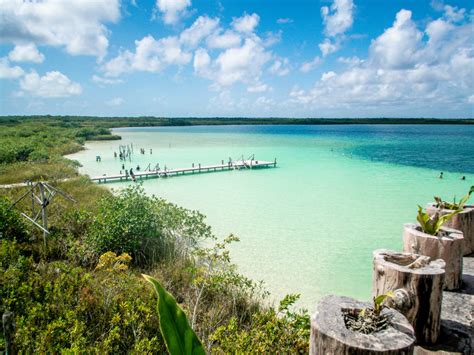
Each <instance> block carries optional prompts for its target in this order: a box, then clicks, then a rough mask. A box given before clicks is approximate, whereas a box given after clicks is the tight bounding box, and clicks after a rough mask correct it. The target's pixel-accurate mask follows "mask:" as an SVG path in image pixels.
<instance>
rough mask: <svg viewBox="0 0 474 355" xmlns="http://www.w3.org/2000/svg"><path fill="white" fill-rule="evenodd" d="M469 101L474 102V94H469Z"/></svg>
mask: <svg viewBox="0 0 474 355" xmlns="http://www.w3.org/2000/svg"><path fill="white" fill-rule="evenodd" d="M467 102H469V103H470V104H474V95H471V96H469V97H468V99H467Z"/></svg>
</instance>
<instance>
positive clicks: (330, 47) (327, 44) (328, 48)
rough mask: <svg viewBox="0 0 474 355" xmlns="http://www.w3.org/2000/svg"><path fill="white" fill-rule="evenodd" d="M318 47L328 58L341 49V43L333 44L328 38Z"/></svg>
mask: <svg viewBox="0 0 474 355" xmlns="http://www.w3.org/2000/svg"><path fill="white" fill-rule="evenodd" d="M318 46H319V49H320V50H321V53H322V54H323V57H326V56H327V55H329V54H331V53H334V52H336V51H337V50H338V49H339V43H338V42H334V43H333V42H331V40H330V39H329V38H326V39H325V40H324V41H323V42H321V43H320V44H319V45H318Z"/></svg>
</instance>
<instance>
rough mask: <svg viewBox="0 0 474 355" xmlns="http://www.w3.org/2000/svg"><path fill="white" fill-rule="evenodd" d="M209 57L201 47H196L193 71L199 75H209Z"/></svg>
mask: <svg viewBox="0 0 474 355" xmlns="http://www.w3.org/2000/svg"><path fill="white" fill-rule="evenodd" d="M210 65H211V57H210V56H209V54H208V53H207V51H206V50H205V49H203V48H198V49H197V50H196V53H195V54H194V61H193V67H194V72H195V73H196V74H197V75H199V76H204V77H207V76H210V75H211V73H210V71H209V70H210Z"/></svg>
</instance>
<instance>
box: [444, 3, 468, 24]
mask: <svg viewBox="0 0 474 355" xmlns="http://www.w3.org/2000/svg"><path fill="white" fill-rule="evenodd" d="M465 13H466V9H458V8H457V7H456V6H454V7H453V6H450V5H446V6H444V17H445V18H446V19H447V20H448V21H451V22H459V21H462V20H464V15H465Z"/></svg>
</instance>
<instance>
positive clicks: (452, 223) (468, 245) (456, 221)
mask: <svg viewBox="0 0 474 355" xmlns="http://www.w3.org/2000/svg"><path fill="white" fill-rule="evenodd" d="M436 211H438V208H436V205H435V204H434V203H429V204H428V205H427V206H426V212H427V213H428V214H429V215H430V216H433V215H434V214H435V213H436ZM439 212H440V214H441V216H443V215H445V214H449V213H452V212H454V210H447V209H442V210H440V211H439ZM444 225H445V226H446V227H448V228H452V229H457V230H460V231H461V232H462V234H463V237H464V242H463V248H462V249H463V255H464V256H466V255H469V254H472V253H474V206H466V207H464V209H463V211H462V212H460V213H458V214H456V215H454V216H453V218H451V219H450V220H449V221H447V222H446V223H445V224H444Z"/></svg>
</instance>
